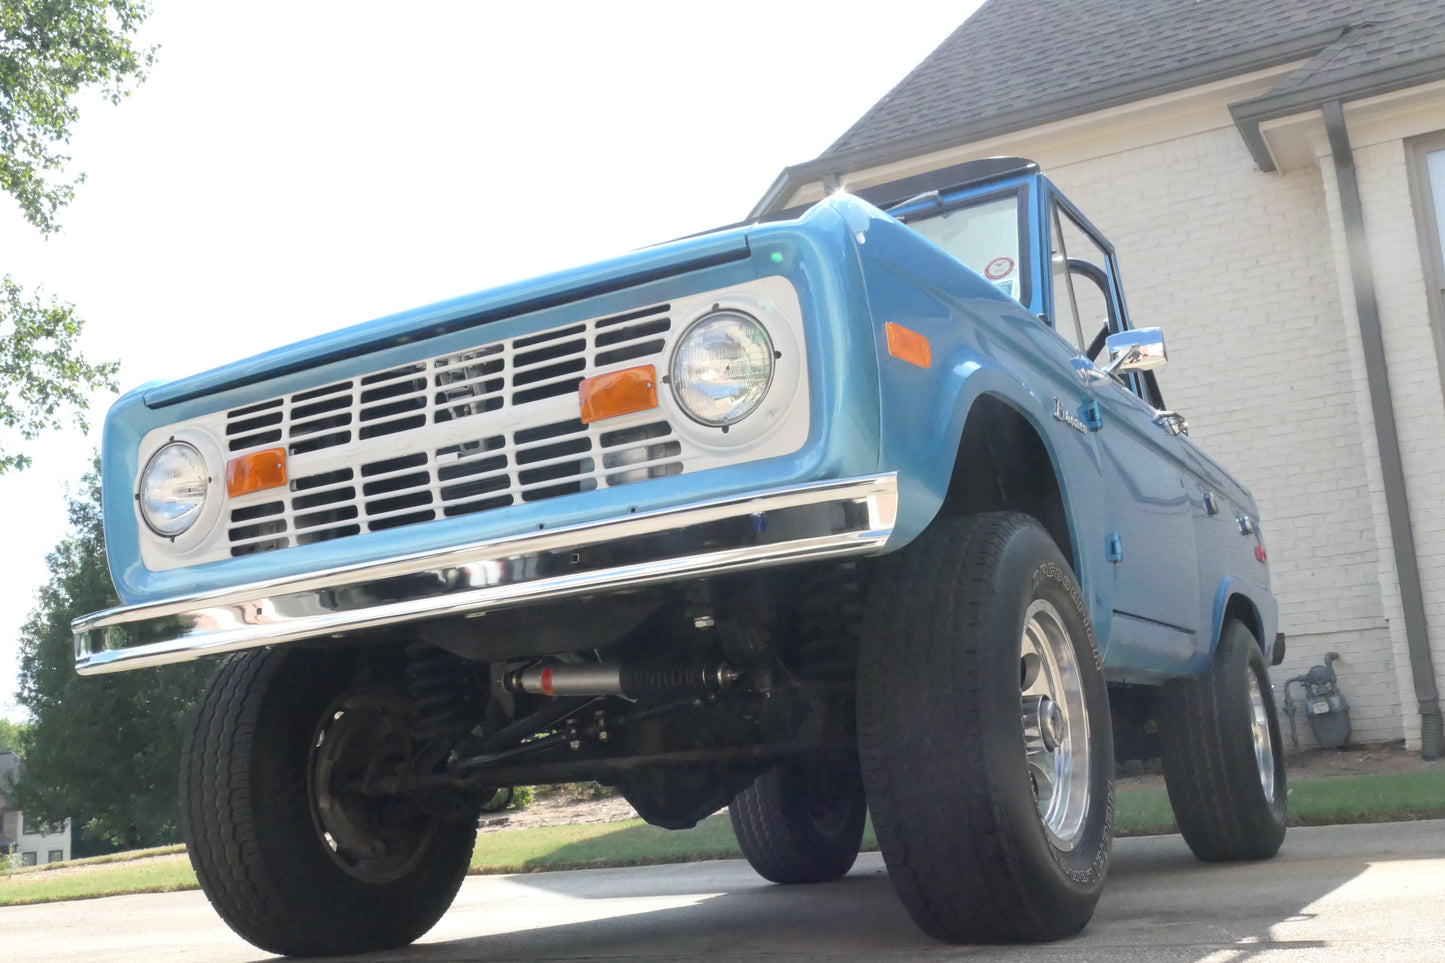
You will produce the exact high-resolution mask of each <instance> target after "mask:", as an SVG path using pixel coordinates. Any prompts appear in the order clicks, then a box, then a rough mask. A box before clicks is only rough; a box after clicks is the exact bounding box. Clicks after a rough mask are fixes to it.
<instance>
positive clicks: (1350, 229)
mask: <svg viewBox="0 0 1445 963" xmlns="http://www.w3.org/2000/svg"><path fill="white" fill-rule="evenodd" d="M1322 109H1323V111H1324V117H1325V131H1326V132H1327V133H1328V134H1329V138H1330V153H1331V155H1332V156H1333V159H1334V166H1335V179H1336V181H1337V182H1338V185H1339V191H1340V212H1341V214H1342V216H1343V218H1344V222H1345V242H1346V246H1347V250H1348V252H1349V261H1350V280H1351V281H1352V282H1353V285H1354V289H1355V313H1356V314H1357V315H1358V316H1359V319H1360V342H1361V347H1362V348H1363V349H1364V356H1365V380H1366V381H1367V382H1368V384H1369V389H1370V409H1371V412H1372V414H1373V415H1374V419H1375V435H1376V437H1377V438H1378V440H1379V449H1380V474H1381V476H1382V480H1383V482H1384V486H1385V513H1386V514H1387V515H1388V516H1389V519H1390V540H1391V541H1392V542H1393V543H1394V547H1395V571H1396V574H1397V575H1398V576H1399V579H1400V604H1401V607H1402V608H1403V609H1404V615H1405V643H1406V646H1407V648H1408V651H1409V653H1410V675H1411V678H1412V679H1413V681H1414V683H1415V698H1416V699H1417V700H1418V701H1419V703H1420V755H1421V757H1422V758H1424V759H1438V758H1440V755H1441V752H1442V750H1445V746H1442V743H1445V720H1442V718H1441V714H1440V692H1439V690H1438V689H1437V688H1436V686H1435V663H1434V659H1432V658H1431V655H1430V636H1429V630H1428V627H1427V625H1426V621H1425V596H1424V592H1423V590H1422V589H1421V586H1420V565H1419V560H1418V557H1417V556H1416V554H1415V534H1414V527H1413V525H1412V524H1411V522H1410V501H1409V499H1408V497H1407V496H1406V494H1405V466H1404V463H1403V461H1402V460H1401V458H1400V435H1399V432H1398V430H1397V429H1396V426H1395V405H1394V400H1393V399H1392V397H1391V394H1390V375H1389V371H1388V369H1387V368H1386V366H1385V341H1384V336H1383V335H1382V334H1381V330H1380V311H1379V305H1378V303H1377V302H1376V299H1375V282H1374V277H1373V275H1372V274H1371V273H1370V254H1369V248H1368V246H1367V245H1366V243H1365V214H1364V206H1363V204H1362V203H1361V202H1360V184H1359V180H1358V178H1357V177H1356V176H1355V155H1354V151H1353V149H1352V148H1351V147H1350V135H1349V132H1348V131H1347V130H1346V129H1345V112H1344V109H1343V108H1342V107H1341V106H1340V102H1339V101H1338V100H1331V101H1328V102H1326V103H1325V104H1324V105H1322Z"/></svg>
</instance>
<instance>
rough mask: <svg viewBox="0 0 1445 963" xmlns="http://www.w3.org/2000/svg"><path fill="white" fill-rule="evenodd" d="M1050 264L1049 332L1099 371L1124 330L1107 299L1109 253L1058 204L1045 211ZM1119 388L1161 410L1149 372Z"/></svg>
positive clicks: (1128, 378)
mask: <svg viewBox="0 0 1445 963" xmlns="http://www.w3.org/2000/svg"><path fill="white" fill-rule="evenodd" d="M1049 263H1050V268H1051V270H1052V272H1053V300H1054V303H1053V310H1052V312H1051V313H1050V315H1049V316H1050V317H1051V318H1052V319H1053V321H1054V329H1055V330H1056V331H1058V333H1059V334H1060V335H1062V336H1063V337H1064V338H1065V339H1067V340H1068V341H1069V342H1070V343H1072V344H1073V345H1074V347H1076V348H1078V349H1079V353H1080V354H1083V355H1085V356H1086V357H1088V359H1089V360H1090V361H1093V362H1094V363H1095V364H1097V365H1099V366H1100V367H1103V366H1104V365H1106V364H1108V362H1109V359H1108V357H1107V356H1106V355H1105V352H1104V339H1105V338H1106V337H1108V336H1109V335H1111V334H1114V333H1115V332H1118V331H1122V330H1123V328H1124V323H1123V320H1122V319H1121V318H1120V317H1119V308H1118V305H1117V304H1115V302H1114V298H1113V296H1112V295H1111V294H1110V293H1109V271H1110V269H1111V267H1112V263H1111V259H1110V257H1109V252H1108V251H1106V250H1105V249H1104V247H1103V246H1102V245H1101V244H1100V243H1099V242H1098V241H1097V240H1096V239H1095V238H1094V235H1093V234H1092V233H1090V232H1089V231H1088V230H1087V229H1086V228H1085V227H1084V226H1083V225H1082V224H1081V223H1079V221H1078V220H1077V219H1076V218H1075V217H1074V216H1073V214H1071V213H1070V212H1069V210H1068V208H1066V207H1064V206H1063V205H1062V204H1060V203H1059V202H1058V201H1057V200H1055V201H1054V202H1053V204H1052V205H1051V207H1050V211H1049ZM1123 384H1124V385H1125V386H1126V387H1127V388H1128V389H1129V390H1131V391H1133V392H1134V393H1135V394H1136V395H1138V396H1139V397H1140V398H1142V399H1143V400H1144V401H1146V402H1147V403H1148V404H1150V405H1151V406H1153V407H1154V408H1156V409H1158V410H1161V411H1162V410H1163V409H1164V397H1163V395H1162V394H1161V393H1160V391H1159V382H1158V380H1157V379H1156V378H1155V376H1154V372H1152V371H1146V372H1144V373H1143V374H1132V375H1128V376H1126V377H1125V378H1124V380H1123Z"/></svg>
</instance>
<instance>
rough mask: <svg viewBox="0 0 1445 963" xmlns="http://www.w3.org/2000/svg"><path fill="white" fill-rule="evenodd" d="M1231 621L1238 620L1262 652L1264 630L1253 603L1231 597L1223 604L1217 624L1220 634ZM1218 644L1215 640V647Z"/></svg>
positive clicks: (1266, 652)
mask: <svg viewBox="0 0 1445 963" xmlns="http://www.w3.org/2000/svg"><path fill="white" fill-rule="evenodd" d="M1231 619H1236V620H1238V621H1239V622H1240V623H1241V624H1242V625H1243V626H1244V627H1245V628H1246V629H1249V634H1250V635H1252V636H1254V642H1255V644H1256V645H1258V646H1259V647H1260V649H1261V650H1262V651H1263V650H1264V645H1265V640H1264V629H1263V627H1262V626H1261V625H1260V618H1259V610H1258V609H1256V608H1255V607H1254V603H1253V602H1251V601H1250V600H1249V599H1248V598H1246V597H1244V596H1243V595H1231V596H1230V597H1229V601H1227V602H1225V603H1224V618H1223V619H1222V620H1221V621H1220V623H1219V630H1220V631H1221V632H1223V631H1224V626H1225V625H1227V624H1228V623H1229V621H1230V620H1231ZM1218 642H1219V640H1218V639H1215V643H1216V645H1217V644H1218ZM1264 654H1265V655H1269V652H1268V651H1265V653H1264Z"/></svg>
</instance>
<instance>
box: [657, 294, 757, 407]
mask: <svg viewBox="0 0 1445 963" xmlns="http://www.w3.org/2000/svg"><path fill="white" fill-rule="evenodd" d="M671 380H672V393H673V396H674V397H675V398H676V399H677V403H678V404H679V405H681V406H682V410H683V411H685V412H687V414H688V416H689V417H691V418H692V419H694V420H695V421H700V422H702V423H703V424H704V425H713V426H715V427H721V426H726V425H731V424H735V423H737V422H739V421H742V420H743V419H744V418H746V417H747V416H748V415H750V414H752V413H753V411H754V410H756V408H757V407H758V405H760V404H762V401H763V396H764V395H766V394H767V393H768V385H770V384H772V381H773V341H772V339H771V338H769V337H768V332H767V329H765V328H764V327H763V326H762V325H761V324H760V323H758V321H757V319H756V318H754V317H752V316H751V315H748V314H744V313H742V312H741V311H716V312H714V313H712V314H709V315H707V316H706V317H703V318H699V319H698V320H697V321H696V322H695V323H694V324H693V325H692V327H690V328H688V329H687V331H686V332H685V333H684V334H683V336H682V338H681V339H679V340H678V343H677V350H676V352H675V353H674V354H673V356H672V379H671Z"/></svg>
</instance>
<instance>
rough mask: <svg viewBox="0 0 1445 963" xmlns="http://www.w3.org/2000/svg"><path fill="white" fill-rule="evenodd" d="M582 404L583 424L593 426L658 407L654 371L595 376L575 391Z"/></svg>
mask: <svg viewBox="0 0 1445 963" xmlns="http://www.w3.org/2000/svg"><path fill="white" fill-rule="evenodd" d="M577 392H578V395H579V397H580V400H581V402H582V421H583V422H585V423H586V424H589V425H590V424H592V422H594V421H601V420H602V419H603V418H615V417H617V416H618V415H630V414H632V413H633V412H634V411H646V410H648V409H649V408H656V407H657V371H656V369H654V368H653V367H652V365H650V364H648V365H643V366H642V367H640V368H628V369H626V370H624V371H613V372H611V373H610V374H604V375H598V376H597V377H595V378H588V379H587V380H586V381H584V382H582V384H581V385H579V386H578V389H577Z"/></svg>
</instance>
